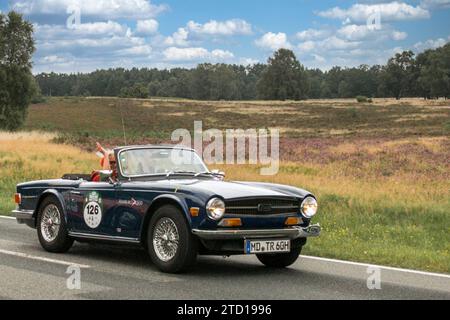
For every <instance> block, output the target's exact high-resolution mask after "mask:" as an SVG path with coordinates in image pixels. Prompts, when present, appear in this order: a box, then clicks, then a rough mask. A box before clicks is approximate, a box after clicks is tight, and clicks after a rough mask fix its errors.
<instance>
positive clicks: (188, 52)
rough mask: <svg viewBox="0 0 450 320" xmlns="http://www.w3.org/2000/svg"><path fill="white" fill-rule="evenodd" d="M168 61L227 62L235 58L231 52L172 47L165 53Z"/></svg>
mask: <svg viewBox="0 0 450 320" xmlns="http://www.w3.org/2000/svg"><path fill="white" fill-rule="evenodd" d="M163 55H164V58H165V60H168V61H197V60H214V61H218V60H227V59H232V58H234V55H233V53H231V52H230V51H225V50H220V49H216V50H213V51H208V50H207V49H205V48H177V47H170V48H167V49H166V50H164V52H163Z"/></svg>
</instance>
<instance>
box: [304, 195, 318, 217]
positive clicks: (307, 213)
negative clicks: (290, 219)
mask: <svg viewBox="0 0 450 320" xmlns="http://www.w3.org/2000/svg"><path fill="white" fill-rule="evenodd" d="M300 211H301V212H302V215H303V216H304V217H305V218H308V219H311V218H312V217H313V216H314V215H315V214H316V212H317V201H316V199H314V198H313V197H306V198H305V200H303V202H302V204H301V206H300Z"/></svg>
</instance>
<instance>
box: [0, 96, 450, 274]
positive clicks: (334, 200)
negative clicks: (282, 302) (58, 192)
mask: <svg viewBox="0 0 450 320" xmlns="http://www.w3.org/2000/svg"><path fill="white" fill-rule="evenodd" d="M121 115H122V116H123V119H124V121H125V125H126V129H127V138H128V141H127V142H128V143H129V144H131V143H155V142H165V141H168V139H169V137H170V133H171V131H172V130H174V129H177V128H186V129H192V128H193V122H194V120H203V123H204V128H205V129H208V128H218V129H226V128H242V129H246V128H267V127H277V128H280V129H281V131H282V136H281V146H280V147H281V150H280V155H281V158H282V162H281V167H280V172H279V174H277V175H275V176H272V177H267V176H266V177H263V176H260V175H259V167H258V166H250V165H243V166H225V165H211V166H210V167H211V168H220V169H223V170H224V171H226V172H227V179H230V180H250V181H269V182H277V183H283V184H289V185H294V186H298V187H303V188H306V189H308V190H310V191H312V192H314V193H315V194H316V195H317V196H318V199H319V204H320V210H319V213H318V216H317V217H316V218H315V220H316V221H317V222H321V224H322V225H323V227H324V233H323V235H322V236H321V237H320V238H318V239H313V240H311V241H310V242H309V244H308V246H307V247H306V248H305V253H306V254H314V255H318V256H324V257H331V258H340V259H349V260H353V261H363V262H370V263H379V264H387V265H392V266H399V267H406V268H415V269H423V270H429V271H438V272H447V273H450V102H449V101H444V100H440V101H424V100H421V99H407V100H401V101H395V100H382V99H375V101H374V103H373V104H359V103H357V102H356V101H353V100H324V101H321V100H312V101H306V102H289V101H287V102H266V101H265V102H199V101H186V100H172V99H167V100H163V99H157V100H121V99H101V98H91V99H83V98H52V99H50V100H49V102H48V103H45V104H38V105H33V106H32V107H31V108H30V113H29V117H28V121H27V124H26V129H27V130H29V131H33V130H40V131H45V132H50V133H49V134H37V133H29V134H24V133H20V134H5V133H2V134H0V174H1V176H0V188H1V193H0V212H2V213H5V212H8V211H9V210H10V209H11V208H12V207H13V204H12V198H11V197H12V194H13V193H14V185H15V183H17V182H21V181H26V180H30V179H40V178H49V177H59V176H60V175H61V174H63V173H66V172H71V171H76V172H80V171H85V172H89V171H90V170H91V169H92V167H95V166H96V165H97V160H96V157H95V155H94V154H93V152H91V151H92V149H93V146H94V142H95V141H96V140H101V141H102V142H104V143H105V144H107V145H109V146H113V145H122V144H123V143H124V141H123V133H122V119H121Z"/></svg>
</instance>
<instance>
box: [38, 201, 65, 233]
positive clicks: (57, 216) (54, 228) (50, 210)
mask: <svg viewBox="0 0 450 320" xmlns="http://www.w3.org/2000/svg"><path fill="white" fill-rule="evenodd" d="M60 226H61V213H60V212H59V209H58V207H57V206H56V205H54V204H49V205H48V206H46V207H45V208H44V210H43V213H42V219H41V225H40V227H41V233H42V237H43V238H44V240H45V241H46V242H53V241H55V240H56V238H57V237H58V234H59V228H60Z"/></svg>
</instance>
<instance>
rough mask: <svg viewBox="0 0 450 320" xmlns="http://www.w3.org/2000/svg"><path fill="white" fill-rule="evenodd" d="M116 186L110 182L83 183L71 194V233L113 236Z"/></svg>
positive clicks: (69, 210)
mask: <svg viewBox="0 0 450 320" xmlns="http://www.w3.org/2000/svg"><path fill="white" fill-rule="evenodd" d="M116 193H117V191H116V186H115V185H114V184H112V183H109V182H82V183H80V185H79V187H78V188H76V189H74V190H72V191H71V193H70V198H71V199H70V203H71V205H70V208H69V209H68V220H69V225H70V226H71V231H73V232H80V233H87V234H99V235H108V236H112V235H114V234H115V228H114V211H115V210H116V207H117V197H116Z"/></svg>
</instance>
